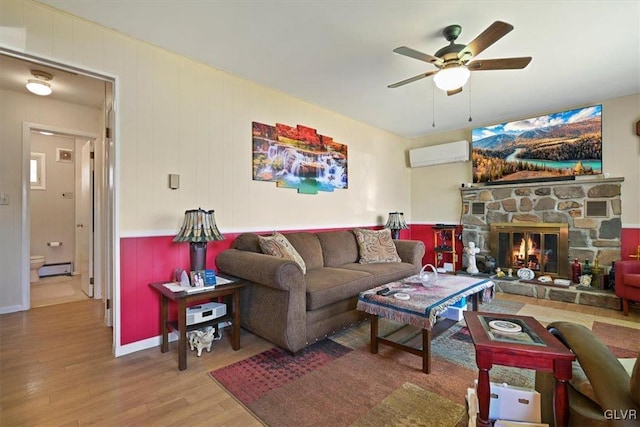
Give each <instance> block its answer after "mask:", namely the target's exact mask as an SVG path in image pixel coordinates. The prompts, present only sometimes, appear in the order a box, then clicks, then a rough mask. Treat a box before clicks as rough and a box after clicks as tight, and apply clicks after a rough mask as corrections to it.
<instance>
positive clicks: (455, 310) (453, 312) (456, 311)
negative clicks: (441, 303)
mask: <svg viewBox="0 0 640 427" xmlns="http://www.w3.org/2000/svg"><path fill="white" fill-rule="evenodd" d="M466 309H467V305H466V304H465V305H464V306H463V307H454V306H449V307H448V308H447V310H446V311H445V312H444V313H442V314H441V316H442V317H444V318H445V319H451V320H455V321H456V322H459V321H461V320H462V312H463V311H465V310H466Z"/></svg>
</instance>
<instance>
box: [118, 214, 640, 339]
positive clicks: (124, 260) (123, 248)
mask: <svg viewBox="0 0 640 427" xmlns="http://www.w3.org/2000/svg"><path fill="white" fill-rule="evenodd" d="M326 230H328V229H310V230H308V231H312V232H313V231H326ZM269 232H270V231H265V233H269ZM283 232H286V231H283ZM458 232H459V231H458ZM237 236H238V234H237V233H226V234H225V237H226V240H223V241H219V242H211V243H209V245H208V246H207V266H208V267H209V268H211V267H213V266H215V259H216V257H217V256H218V254H219V253H220V252H221V251H223V250H225V249H228V248H229V247H230V246H231V244H232V243H233V240H234V239H235V238H236V237H237ZM173 237H174V236H161V237H128V238H123V239H121V240H120V269H121V270H120V327H121V341H120V343H121V345H125V344H131V343H134V342H137V341H141V340H144V339H147V338H153V337H156V336H158V335H160V321H159V317H160V299H159V297H158V295H157V294H156V293H155V292H154V291H153V290H152V289H151V288H150V287H149V285H148V284H149V283H153V282H161V281H170V280H171V279H172V276H173V271H174V269H175V268H183V269H188V268H189V245H188V244H186V243H173ZM400 238H401V239H413V240H421V241H423V242H424V244H425V246H426V253H425V256H424V258H423V260H422V264H423V265H424V264H434V252H433V248H434V234H433V225H411V226H410V228H409V229H408V230H402V231H401V232H400ZM621 238H622V247H621V255H622V259H629V255H631V254H634V253H635V252H636V248H637V247H638V245H640V228H625V229H623V230H622V236H621ZM456 242H457V244H456V246H457V249H456V250H457V252H458V254H459V255H458V260H459V262H462V255H461V254H462V243H461V242H460V241H459V240H457V239H456ZM456 268H457V269H460V264H459V263H458V264H457V265H456Z"/></svg>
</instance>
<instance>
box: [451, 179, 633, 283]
mask: <svg viewBox="0 0 640 427" xmlns="http://www.w3.org/2000/svg"><path fill="white" fill-rule="evenodd" d="M623 180H624V179H623V178H606V179H588V180H575V181H551V182H536V183H526V184H523V183H520V184H509V183H506V184H502V185H500V186H478V187H463V188H461V189H460V191H461V193H462V240H463V243H464V245H465V246H466V245H467V244H468V242H470V241H473V242H475V244H476V246H477V247H478V248H480V251H481V253H483V254H489V255H491V256H493V257H494V258H495V259H496V263H497V266H500V267H507V268H513V269H514V271H515V270H517V269H518V268H521V267H524V266H527V267H531V266H533V267H535V268H532V270H534V272H536V276H539V275H542V274H548V275H550V276H552V277H559V278H570V277H569V276H570V274H569V272H570V263H571V262H572V260H573V259H574V258H577V259H578V260H580V262H581V263H583V262H584V261H585V260H586V259H588V260H589V262H590V263H593V261H594V259H596V258H598V261H599V264H600V266H601V267H603V269H604V271H603V272H604V273H605V274H606V273H607V272H608V269H609V268H610V266H611V263H612V262H613V261H616V260H619V259H620V234H621V229H622V222H621V185H622V182H623ZM492 230H493V233H492ZM523 239H524V243H522V242H523ZM521 245H524V248H523V251H522V253H520V246H521ZM516 246H517V248H516ZM516 249H517V251H516Z"/></svg>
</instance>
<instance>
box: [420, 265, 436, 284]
mask: <svg viewBox="0 0 640 427" xmlns="http://www.w3.org/2000/svg"><path fill="white" fill-rule="evenodd" d="M427 268H431V271H427ZM419 277H420V282H421V283H422V286H425V287H427V286H431V285H435V284H436V282H437V281H438V270H437V269H436V268H435V267H434V266H433V265H431V264H427V265H425V266H424V267H422V270H420V276H419Z"/></svg>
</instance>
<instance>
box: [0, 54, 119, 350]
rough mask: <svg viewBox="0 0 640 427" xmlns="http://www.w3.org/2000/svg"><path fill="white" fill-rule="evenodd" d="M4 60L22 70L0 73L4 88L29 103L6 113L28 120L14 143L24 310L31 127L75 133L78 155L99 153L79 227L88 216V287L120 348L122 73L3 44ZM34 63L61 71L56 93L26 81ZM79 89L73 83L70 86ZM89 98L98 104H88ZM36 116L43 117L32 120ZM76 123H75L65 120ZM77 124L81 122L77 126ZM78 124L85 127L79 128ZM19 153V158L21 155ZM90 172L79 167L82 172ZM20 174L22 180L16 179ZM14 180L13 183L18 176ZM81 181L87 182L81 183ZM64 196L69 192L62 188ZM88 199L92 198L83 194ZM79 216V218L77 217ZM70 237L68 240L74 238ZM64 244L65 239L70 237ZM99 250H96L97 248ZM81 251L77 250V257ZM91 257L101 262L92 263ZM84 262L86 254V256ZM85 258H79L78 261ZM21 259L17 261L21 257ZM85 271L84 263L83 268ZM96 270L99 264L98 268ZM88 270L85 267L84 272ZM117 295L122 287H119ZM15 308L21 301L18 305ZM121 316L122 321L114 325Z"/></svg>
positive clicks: (16, 122) (8, 67) (6, 67)
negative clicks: (118, 131) (118, 79)
mask: <svg viewBox="0 0 640 427" xmlns="http://www.w3.org/2000/svg"><path fill="white" fill-rule="evenodd" d="M0 65H1V66H2V71H3V73H1V74H2V75H4V76H5V77H6V76H14V77H15V76H18V77H17V78H12V79H7V78H0V87H1V88H2V89H3V90H4V93H5V94H7V96H8V97H10V98H9V99H10V100H13V99H14V98H15V100H16V104H19V105H22V106H23V108H21V109H16V111H17V113H15V114H13V115H7V116H6V117H7V120H13V122H12V123H10V124H11V126H21V127H22V138H19V137H18V138H16V139H15V143H16V144H20V145H21V149H17V150H15V151H14V152H15V153H21V159H22V160H21V161H20V162H18V161H16V163H18V164H19V165H20V166H19V167H18V168H16V171H18V170H19V171H20V174H21V177H20V180H19V182H20V184H19V185H20V190H19V191H14V193H16V194H19V195H20V196H19V197H18V200H19V203H18V204H17V206H19V208H18V210H17V211H16V214H17V218H20V225H21V227H20V233H19V236H20V238H19V239H17V240H16V242H15V245H16V248H17V249H19V250H18V251H16V252H15V253H19V264H20V266H19V277H20V284H19V286H20V289H21V291H20V301H21V305H20V306H18V309H22V310H28V309H29V308H30V307H31V305H30V299H31V298H30V297H31V295H30V274H29V273H30V255H31V254H32V251H31V242H30V237H31V236H30V213H31V212H30V211H31V208H32V206H31V203H30V176H29V174H30V160H31V135H32V132H35V131H37V132H40V131H45V132H51V133H53V134H54V135H58V136H64V137H68V138H73V140H74V143H75V145H74V146H72V149H73V154H74V155H75V154H77V155H79V156H83V155H90V152H93V154H94V155H93V162H94V166H95V168H94V173H93V174H91V175H90V176H89V179H90V180H91V181H92V183H93V187H94V189H95V192H94V196H93V197H91V198H90V199H91V200H90V201H89V202H88V203H89V204H90V205H91V207H92V214H91V215H90V218H84V219H82V221H81V222H77V223H75V225H74V227H75V226H77V225H79V224H82V226H83V227H86V224H87V223H89V224H90V225H89V228H90V232H89V233H87V234H88V235H90V236H93V238H94V241H93V243H87V245H88V247H89V251H90V253H89V254H88V255H86V256H85V257H86V258H88V259H87V261H88V263H89V266H88V267H87V268H86V270H87V271H88V273H87V279H91V277H92V278H93V281H92V282H90V281H89V280H87V282H86V284H87V286H86V294H91V292H92V291H91V285H92V286H93V298H94V299H97V300H101V302H102V304H103V305H104V313H105V318H104V323H105V325H106V326H114V330H113V337H114V341H113V343H114V351H115V350H116V348H117V345H116V336H117V335H118V327H119V325H118V324H117V322H113V318H114V316H113V313H114V311H115V309H116V308H117V303H115V301H112V297H111V296H112V295H113V294H114V292H113V290H114V289H115V282H116V281H117V276H116V274H115V271H116V268H115V265H116V259H117V249H116V246H115V235H116V231H115V221H116V217H115V199H116V195H115V194H116V193H115V179H116V172H115V169H116V168H115V162H116V160H115V159H116V156H115V141H114V139H113V135H115V120H114V118H115V114H114V108H113V107H114V104H115V100H114V98H115V97H114V94H115V79H114V78H111V77H107V76H104V75H101V74H96V73H94V72H90V71H86V70H82V69H78V68H74V67H70V66H66V65H64V64H60V63H54V62H51V61H49V60H43V59H40V58H37V57H33V56H26V55H24V54H22V53H20V52H14V51H10V50H7V49H3V48H0ZM34 69H37V70H42V71H46V72H48V73H50V74H52V75H54V80H53V81H54V82H57V83H58V86H53V89H54V91H53V94H51V95H49V96H47V97H38V96H36V95H33V94H28V93H27V92H26V91H25V88H24V82H25V81H26V79H27V77H28V75H29V74H30V73H32V71H33V70H34ZM71 88H72V89H71ZM90 101H94V102H95V103H94V104H91V105H89V104H88V103H89V102H90ZM86 108H92V109H93V110H92V113H91V114H90V117H91V120H89V121H86V120H84V117H85V116H83V115H82V111H84V109H86ZM33 119H37V122H35V121H31V120H33ZM65 125H66V126H71V127H65ZM76 125H79V126H77V127H76ZM77 129H83V130H82V131H78V130H77ZM88 141H92V143H91V144H92V148H91V149H89V146H87V145H86V144H87V142H88ZM16 160H17V159H16ZM82 173H83V172H82V171H80V174H82ZM16 181H17V180H16ZM16 181H14V182H16ZM78 185H84V184H81V183H79V184H78ZM70 192H71V193H73V195H72V197H73V199H74V201H78V202H79V200H77V199H76V197H75V196H76V195H77V194H79V193H80V191H79V190H77V189H75V188H72V189H71V191H70ZM59 196H61V197H64V195H61V194H60V195H59ZM84 202H87V201H86V200H84ZM76 219H79V218H76ZM65 239H67V240H68V239H71V240H68V241H69V242H72V243H73V244H72V245H71V243H70V245H71V246H74V247H75V248H78V245H77V244H76V242H75V241H74V239H73V238H65ZM67 240H65V241H67ZM59 241H60V240H58V239H57V238H55V239H48V240H47V242H53V243H54V245H52V246H53V247H57V248H59V247H60V245H58V244H56V242H59ZM63 243H64V242H63ZM92 249H93V251H92V252H91V250H92ZM77 255H78V254H74V255H73V256H72V259H73V263H74V264H76V263H78V262H77V261H76V259H77ZM91 260H95V262H93V263H91ZM83 262H84V261H83ZM79 264H80V263H78V265H79ZM14 265H15V264H14ZM82 268H83V270H85V268H84V267H82ZM90 270H93V273H91V271H90ZM83 275H84V274H83ZM116 295H117V294H116ZM14 307H15V306H14ZM114 323H115V324H114Z"/></svg>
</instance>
